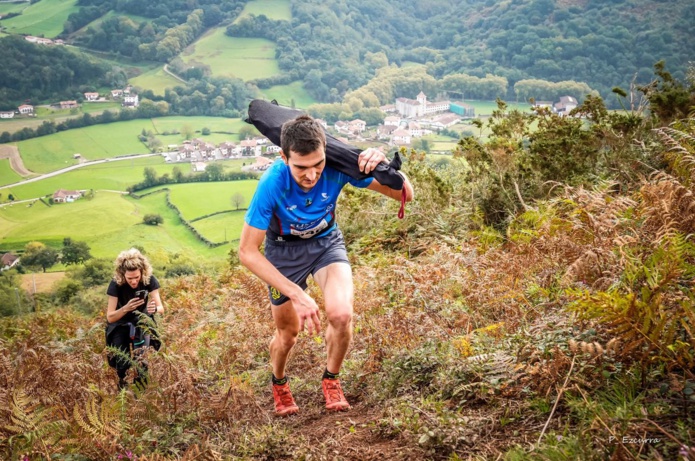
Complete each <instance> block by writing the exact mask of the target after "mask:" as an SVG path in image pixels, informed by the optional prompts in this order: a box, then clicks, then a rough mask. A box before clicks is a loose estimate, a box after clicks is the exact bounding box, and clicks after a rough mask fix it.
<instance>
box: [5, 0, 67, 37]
mask: <svg viewBox="0 0 695 461" xmlns="http://www.w3.org/2000/svg"><path fill="white" fill-rule="evenodd" d="M77 10H78V7H77V0H67V1H66V0H41V1H40V2H36V3H34V4H32V5H29V6H27V7H26V8H24V9H23V10H22V14H21V15H19V16H15V17H14V18H9V19H5V20H3V21H2V22H1V23H0V25H2V26H3V27H4V28H5V29H6V31H7V32H9V33H12V34H25V35H38V36H44V37H47V38H54V37H56V36H57V35H58V34H60V33H61V32H62V31H63V23H64V22H65V21H66V20H67V18H68V16H69V15H70V14H71V13H74V12H76V11H77Z"/></svg>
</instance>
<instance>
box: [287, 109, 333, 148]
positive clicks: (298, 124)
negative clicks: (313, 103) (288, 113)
mask: <svg viewBox="0 0 695 461" xmlns="http://www.w3.org/2000/svg"><path fill="white" fill-rule="evenodd" d="M280 147H281V148H282V151H283V152H284V154H285V156H286V157H288V158H289V156H290V151H293V152H296V153H298V154H299V155H307V154H310V153H312V152H314V151H316V150H318V149H319V148H323V149H326V133H325V132H324V131H323V127H322V126H321V124H319V122H317V121H316V120H315V119H314V118H312V117H311V116H309V115H300V116H298V117H297V118H295V119H293V120H289V121H287V122H285V123H284V124H283V125H282V130H281V131H280Z"/></svg>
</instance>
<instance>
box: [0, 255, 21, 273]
mask: <svg viewBox="0 0 695 461" xmlns="http://www.w3.org/2000/svg"><path fill="white" fill-rule="evenodd" d="M18 263H19V256H17V255H14V254H12V253H5V254H4V255H2V257H0V271H6V270H8V269H12V268H13V267H14V266H16V265H17V264H18Z"/></svg>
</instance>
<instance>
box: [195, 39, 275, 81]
mask: <svg viewBox="0 0 695 461" xmlns="http://www.w3.org/2000/svg"><path fill="white" fill-rule="evenodd" d="M224 32H225V29H224V28H217V29H213V30H211V31H210V32H208V33H206V34H205V35H203V36H202V37H201V38H200V39H199V40H198V41H196V42H195V43H193V44H191V45H190V46H189V47H188V48H186V49H185V50H184V51H183V52H182V53H181V59H182V60H183V61H184V62H186V63H187V64H189V65H194V66H195V65H203V64H205V65H208V66H210V70H211V71H212V74H213V75H214V76H216V77H235V78H240V79H242V80H253V79H257V78H266V77H272V76H274V75H278V74H279V73H280V68H279V67H278V63H277V61H276V60H275V43H273V42H272V41H270V40H267V39H264V38H240V37H229V36H227V35H225V33H224Z"/></svg>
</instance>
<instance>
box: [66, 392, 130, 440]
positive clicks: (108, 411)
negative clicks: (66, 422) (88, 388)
mask: <svg viewBox="0 0 695 461" xmlns="http://www.w3.org/2000/svg"><path fill="white" fill-rule="evenodd" d="M99 400H100V402H97V399H96V398H95V397H90V399H89V400H88V401H87V405H86V407H85V412H84V413H85V415H86V418H85V417H84V416H83V414H82V412H81V411H80V409H79V408H78V406H77V405H75V406H74V407H73V417H74V418H75V422H76V423H77V425H78V426H79V427H80V428H82V429H83V430H85V431H86V432H88V433H89V434H90V435H91V436H92V437H94V438H95V439H96V440H101V441H108V440H113V439H117V438H118V437H119V435H120V434H121V433H122V431H123V430H124V429H125V427H126V425H125V423H124V422H123V421H122V420H121V418H120V411H119V406H118V405H117V404H114V402H113V401H111V400H107V399H103V400H102V399H99Z"/></svg>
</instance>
